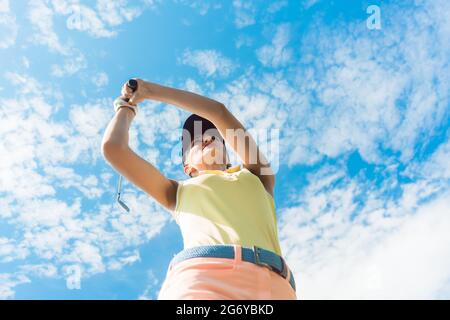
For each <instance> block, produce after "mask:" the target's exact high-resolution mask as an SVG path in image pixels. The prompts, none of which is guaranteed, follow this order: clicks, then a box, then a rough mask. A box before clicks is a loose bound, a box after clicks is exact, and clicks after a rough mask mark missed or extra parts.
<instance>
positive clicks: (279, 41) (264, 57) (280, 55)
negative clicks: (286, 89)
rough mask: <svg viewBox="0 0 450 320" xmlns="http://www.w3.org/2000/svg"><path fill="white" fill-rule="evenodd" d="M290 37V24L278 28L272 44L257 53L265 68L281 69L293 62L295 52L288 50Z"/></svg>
mask: <svg viewBox="0 0 450 320" xmlns="http://www.w3.org/2000/svg"><path fill="white" fill-rule="evenodd" d="M289 37H290V27H289V25H288V24H281V25H278V26H277V30H276V33H275V36H274V37H273V39H272V44H270V45H264V46H262V47H261V48H259V49H258V50H257V52H256V54H257V56H258V59H259V61H260V62H261V63H262V64H263V65H264V66H273V67H280V66H284V65H286V64H287V63H289V62H291V60H292V56H293V51H292V49H289V48H286V45H287V44H288V42H289Z"/></svg>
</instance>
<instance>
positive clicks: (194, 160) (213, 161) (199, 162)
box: [184, 130, 227, 176]
mask: <svg viewBox="0 0 450 320" xmlns="http://www.w3.org/2000/svg"><path fill="white" fill-rule="evenodd" d="M226 163H227V152H226V149H225V144H224V143H223V140H222V138H221V136H220V134H219V133H218V131H217V130H207V131H206V132H205V133H204V134H203V136H197V137H195V138H194V139H193V141H192V142H191V147H190V149H189V150H188V151H187V153H186V162H185V166H184V172H185V173H186V174H187V175H189V173H192V176H195V175H196V173H197V172H198V171H200V170H208V169H209V170H214V169H216V170H224V169H225V168H226Z"/></svg>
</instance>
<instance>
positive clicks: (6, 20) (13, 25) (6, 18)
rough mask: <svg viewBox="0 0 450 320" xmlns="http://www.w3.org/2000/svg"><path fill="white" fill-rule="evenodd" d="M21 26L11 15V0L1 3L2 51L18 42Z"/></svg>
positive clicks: (2, 0)
mask: <svg viewBox="0 0 450 320" xmlns="http://www.w3.org/2000/svg"><path fill="white" fill-rule="evenodd" d="M18 29H19V26H18V25H17V22H16V17H15V16H14V15H13V14H11V12H10V7H9V0H1V1H0V49H6V48H9V47H11V46H13V45H14V44H15V42H16V37H17V33H18Z"/></svg>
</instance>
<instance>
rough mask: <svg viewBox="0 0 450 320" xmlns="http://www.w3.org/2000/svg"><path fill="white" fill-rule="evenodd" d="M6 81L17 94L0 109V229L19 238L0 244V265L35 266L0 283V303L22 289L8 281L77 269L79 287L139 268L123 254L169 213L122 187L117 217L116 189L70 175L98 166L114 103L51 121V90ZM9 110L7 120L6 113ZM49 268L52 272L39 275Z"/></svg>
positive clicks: (31, 82) (101, 180)
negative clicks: (98, 276)
mask: <svg viewBox="0 0 450 320" xmlns="http://www.w3.org/2000/svg"><path fill="white" fill-rule="evenodd" d="M8 79H9V80H10V82H11V85H12V88H11V89H13V88H17V91H16V94H15V95H14V94H12V98H9V100H8V101H7V102H8V103H7V104H6V105H3V106H2V107H0V115H1V117H0V128H1V129H0V135H1V136H2V144H1V145H0V156H1V160H2V161H1V166H0V176H1V177H2V179H1V180H0V192H1V194H2V197H1V201H0V206H1V211H0V214H1V216H2V223H3V224H5V225H8V226H9V227H10V228H12V229H13V230H15V232H16V233H17V234H20V235H21V236H20V237H15V238H14V239H9V238H7V237H2V238H1V241H0V259H1V260H2V261H8V262H16V261H18V260H21V259H24V258H33V260H34V261H36V262H37V264H36V265H28V267H26V268H22V269H21V270H20V271H17V272H16V273H14V274H11V275H9V276H8V277H7V278H5V279H6V280H4V283H3V284H2V285H3V289H2V290H4V293H3V295H4V296H8V297H9V296H11V294H12V291H11V288H12V287H13V286H14V285H19V284H20V283H23V281H13V280H11V279H15V278H17V277H19V276H20V277H22V278H21V279H25V278H24V277H28V276H31V275H37V273H38V274H39V276H44V277H64V276H65V275H66V273H65V271H64V270H65V269H67V267H68V266H72V265H74V264H75V265H78V266H80V268H81V270H82V274H81V276H82V279H85V278H87V277H89V276H91V275H92V274H95V273H98V272H105V271H106V270H114V269H118V268H121V267H123V266H125V265H127V264H131V263H133V262H135V261H137V260H138V259H139V256H138V254H137V253H136V252H134V253H131V254H129V253H127V251H126V250H128V249H129V248H130V247H135V246H136V245H139V244H142V243H144V242H146V241H148V240H149V239H151V238H152V237H154V236H155V235H157V234H158V233H159V232H160V230H161V228H162V227H163V226H164V225H165V223H166V222H167V221H168V218H169V215H168V213H167V212H164V211H162V209H161V208H160V207H159V206H158V205H157V204H156V203H155V202H154V201H152V200H151V199H150V198H149V197H148V196H144V195H143V194H136V191H132V190H130V189H129V188H128V187H126V186H125V190H124V191H123V192H124V197H126V200H127V204H128V205H129V206H130V207H131V208H132V212H131V213H130V214H126V215H125V214H122V213H121V211H120V209H119V208H118V207H117V206H116V205H115V203H114V202H113V192H114V189H115V186H114V185H113V184H114V182H112V184H111V181H110V178H111V175H110V174H109V175H108V174H107V173H108V172H105V171H104V172H103V174H102V175H100V176H99V177H97V175H99V172H95V170H93V171H92V172H91V173H83V174H81V173H80V172H76V171H75V170H74V169H73V168H72V167H71V166H72V165H73V163H78V164H80V163H85V164H90V165H91V166H95V164H96V163H97V162H98V161H99V160H100V158H99V154H100V153H99V150H100V149H99V148H100V142H101V138H102V130H103V129H102V128H104V127H105V126H106V123H107V122H108V121H109V120H110V118H111V112H110V111H111V110H110V109H111V108H112V107H111V103H112V102H111V101H109V100H105V101H97V102H89V103H87V104H86V105H79V106H77V105H74V106H72V107H71V112H70V113H69V119H68V120H66V121H59V122H54V121H49V120H48V119H49V118H51V117H52V115H53V114H54V113H55V112H56V110H57V108H55V106H54V103H55V101H57V100H56V98H55V96H57V92H56V90H48V88H51V86H49V85H48V84H45V85H43V84H40V83H39V82H38V81H36V80H35V79H33V78H31V77H29V76H27V75H19V74H14V73H10V74H8ZM44 88H46V89H45V90H44ZM12 92H14V91H12ZM11 104H13V105H14V106H15V108H14V111H12V112H11V111H8V110H6V106H7V105H11ZM31 106H32V107H31ZM8 123H9V124H12V123H14V125H8ZM17 124H19V125H17ZM19 132H20V134H19ZM108 190H109V191H108ZM67 192H71V193H72V195H73V196H71V197H70V198H71V201H67V199H66V198H65V197H64V196H60V195H59V194H60V193H62V194H64V193H67ZM105 192H106V195H107V196H108V197H109V198H110V199H111V200H110V201H107V202H106V203H103V204H101V203H100V204H94V205H93V206H90V208H91V209H89V210H86V209H85V208H84V207H85V205H86V202H88V201H94V203H97V202H98V201H99V200H100V199H101V197H102V196H104V195H105ZM13 248H14V250H13ZM49 264H51V265H54V266H56V268H57V269H56V270H54V269H53V268H52V267H50V269H48V270H46V269H42V268H41V267H40V266H41V265H49ZM36 272H37V273H36Z"/></svg>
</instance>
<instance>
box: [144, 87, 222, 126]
mask: <svg viewBox="0 0 450 320" xmlns="http://www.w3.org/2000/svg"><path fill="white" fill-rule="evenodd" d="M150 91H152V92H151V97H150V99H153V100H158V101H161V102H165V103H169V104H172V105H175V106H177V107H180V108H182V109H184V110H186V111H188V112H191V113H195V114H197V115H199V116H201V117H203V118H206V119H208V120H210V121H212V118H215V117H216V116H220V114H221V112H222V107H223V105H222V104H221V103H220V102H218V101H216V100H213V99H210V98H207V97H204V96H201V95H199V94H196V93H193V92H189V91H186V90H181V89H175V88H170V87H166V86H162V85H158V84H154V83H152V84H151V89H150Z"/></svg>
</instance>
